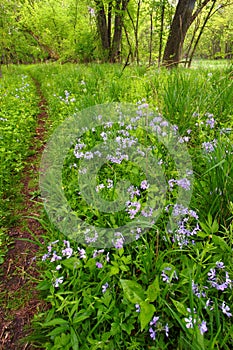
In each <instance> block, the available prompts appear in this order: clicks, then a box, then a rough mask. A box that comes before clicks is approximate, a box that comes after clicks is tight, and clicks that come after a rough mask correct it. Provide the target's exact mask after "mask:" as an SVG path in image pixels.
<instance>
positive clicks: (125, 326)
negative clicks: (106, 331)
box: [121, 323, 134, 335]
mask: <svg viewBox="0 0 233 350" xmlns="http://www.w3.org/2000/svg"><path fill="white" fill-rule="evenodd" d="M121 328H122V329H123V331H125V332H126V333H127V334H128V335H130V334H131V332H132V330H133V329H134V326H133V325H132V324H131V323H122V325H121Z"/></svg>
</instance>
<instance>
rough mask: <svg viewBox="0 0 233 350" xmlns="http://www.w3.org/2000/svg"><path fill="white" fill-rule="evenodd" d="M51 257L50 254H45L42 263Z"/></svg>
mask: <svg viewBox="0 0 233 350" xmlns="http://www.w3.org/2000/svg"><path fill="white" fill-rule="evenodd" d="M49 257H50V254H44V255H43V256H42V258H41V260H42V261H45V260H46V259H47V258H49Z"/></svg>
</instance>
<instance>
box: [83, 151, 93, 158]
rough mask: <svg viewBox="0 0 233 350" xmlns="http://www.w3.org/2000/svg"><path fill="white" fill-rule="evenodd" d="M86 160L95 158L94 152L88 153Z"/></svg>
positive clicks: (85, 156)
mask: <svg viewBox="0 0 233 350" xmlns="http://www.w3.org/2000/svg"><path fill="white" fill-rule="evenodd" d="M84 158H85V159H92V158H93V153H92V152H86V153H85V154H84Z"/></svg>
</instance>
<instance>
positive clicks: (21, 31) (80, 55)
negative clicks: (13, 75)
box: [0, 0, 233, 64]
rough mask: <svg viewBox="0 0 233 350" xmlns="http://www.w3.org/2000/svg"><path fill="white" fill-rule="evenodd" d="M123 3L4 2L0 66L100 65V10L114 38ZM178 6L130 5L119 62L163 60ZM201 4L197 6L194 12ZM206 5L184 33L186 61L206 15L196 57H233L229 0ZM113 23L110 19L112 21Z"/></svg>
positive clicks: (163, 2)
mask: <svg viewBox="0 0 233 350" xmlns="http://www.w3.org/2000/svg"><path fill="white" fill-rule="evenodd" d="M118 3H121V1H109V0H104V1H94V0H93V1H87V0H85V1H78V0H65V1H64V0H59V1H58V0H46V1H44V0H43V1H42V0H33V1H28V0H24V1H18V2H17V3H16V2H15V1H13V0H10V1H9V0H3V1H1V4H0V36H1V42H0V56H1V62H2V63H8V62H14V63H17V62H20V63H32V62H35V61H39V60H46V59H52V60H58V59H59V60H60V61H61V62H67V61H76V62H90V61H93V60H102V59H103V58H104V49H103V47H102V46H101V40H100V33H99V31H100V30H99V29H98V25H97V24H98V10H99V6H102V5H103V8H104V9H105V14H106V16H105V17H106V20H108V21H110V25H109V29H108V31H109V33H108V35H109V34H110V32H111V33H112V34H111V35H110V37H113V32H114V28H115V23H114V21H115V19H116V16H117V14H119V10H118V9H117V4H118ZM176 3H177V2H176V1H167V0H156V1H154V0H147V1H129V3H128V7H127V10H125V11H123V12H125V13H124V26H123V29H122V40H121V45H120V53H119V60H122V61H125V60H126V59H127V57H129V59H130V61H134V60H135V61H137V62H138V63H139V62H144V63H145V62H149V64H152V63H157V62H158V61H159V63H160V61H161V58H162V53H163V51H164V47H165V43H166V41H167V38H168V33H169V28H170V26H171V22H172V18H173V15H174V13H175V7H176ZM202 3H205V1H196V6H195V11H196V10H198V9H199V8H200V7H201V5H202ZM211 6H212V1H210V2H209V3H208V4H207V5H206V6H205V7H204V9H203V11H201V12H200V14H199V15H198V16H197V18H196V19H195V21H194V22H193V23H192V26H191V28H190V30H189V31H188V34H187V38H186V42H185V47H184V56H185V57H190V55H191V54H192V50H193V48H194V46H195V42H196V40H197V39H198V36H199V34H200V32H201V31H202V26H203V24H204V23H205V19H206V16H209V18H208V22H207V25H206V26H205V28H204V32H203V34H202V35H201V37H200V41H199V40H198V46H197V48H196V49H195V54H196V56H199V57H205V58H224V57H226V58H232V49H233V48H232V16H231V13H232V4H231V2H230V1H229V0H225V1H220V0H217V1H215V4H214V7H213V9H212V10H211V12H210V13H209V11H210V8H211ZM110 18H111V20H110Z"/></svg>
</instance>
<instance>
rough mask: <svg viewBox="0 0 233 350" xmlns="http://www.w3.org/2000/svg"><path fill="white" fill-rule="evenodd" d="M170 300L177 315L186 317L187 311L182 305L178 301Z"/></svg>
mask: <svg viewBox="0 0 233 350" xmlns="http://www.w3.org/2000/svg"><path fill="white" fill-rule="evenodd" d="M171 300H172V302H173V305H174V306H175V308H176V310H177V311H178V312H179V314H181V315H183V316H186V315H187V310H186V308H185V306H184V304H182V303H180V302H179V301H177V300H174V299H172V298H171Z"/></svg>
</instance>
